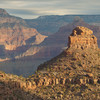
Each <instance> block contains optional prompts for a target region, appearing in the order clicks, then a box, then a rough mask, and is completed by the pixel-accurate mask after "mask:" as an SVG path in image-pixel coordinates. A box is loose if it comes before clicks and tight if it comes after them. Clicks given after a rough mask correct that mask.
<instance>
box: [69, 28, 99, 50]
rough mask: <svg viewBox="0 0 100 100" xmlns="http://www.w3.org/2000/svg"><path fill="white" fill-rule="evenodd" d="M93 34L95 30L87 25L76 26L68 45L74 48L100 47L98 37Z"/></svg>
mask: <svg viewBox="0 0 100 100" xmlns="http://www.w3.org/2000/svg"><path fill="white" fill-rule="evenodd" d="M92 34H93V31H92V30H90V29H88V28H86V27H82V26H78V27H76V28H75V29H74V30H73V32H72V34H71V35H70V36H69V41H68V42H69V43H68V47H69V48H74V49H75V48H76V49H78V48H79V49H85V48H93V49H96V48H98V46H97V38H96V37H95V36H94V35H92Z"/></svg>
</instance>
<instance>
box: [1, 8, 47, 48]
mask: <svg viewBox="0 0 100 100" xmlns="http://www.w3.org/2000/svg"><path fill="white" fill-rule="evenodd" d="M45 38H46V36H44V35H41V34H40V33H38V32H37V30H36V29H34V28H29V27H28V25H27V24H26V22H25V21H24V19H22V18H19V17H15V16H11V15H10V14H8V13H7V12H6V11H5V10H4V9H0V45H4V46H5V49H6V50H16V48H17V47H20V46H22V45H36V44H40V43H41V42H42V41H44V39H45Z"/></svg>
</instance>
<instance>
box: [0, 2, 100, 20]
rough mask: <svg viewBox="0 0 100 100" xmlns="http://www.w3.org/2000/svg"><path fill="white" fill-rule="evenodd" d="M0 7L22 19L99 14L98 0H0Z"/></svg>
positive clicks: (99, 5)
mask: <svg viewBox="0 0 100 100" xmlns="http://www.w3.org/2000/svg"><path fill="white" fill-rule="evenodd" d="M0 8H3V9H5V10H6V11H7V12H8V13H10V14H11V15H15V16H19V17H22V18H24V19H33V18H37V17H39V16H44V15H74V14H75V15H78V14H80V15H86V14H88V15H94V14H95V15H96V14H99V15H100V0H0Z"/></svg>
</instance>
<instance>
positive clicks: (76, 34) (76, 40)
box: [0, 26, 100, 100]
mask: <svg viewBox="0 0 100 100" xmlns="http://www.w3.org/2000/svg"><path fill="white" fill-rule="evenodd" d="M92 34H93V32H92V31H91V30H89V29H87V28H85V27H81V26H78V27H76V28H75V29H74V30H73V32H72V34H71V35H70V36H69V41H68V49H66V50H65V51H64V52H62V53H61V54H60V55H58V56H57V57H55V58H53V59H51V60H50V61H48V62H45V63H44V64H41V65H40V66H39V67H38V70H37V73H36V74H34V75H32V76H30V77H29V78H22V79H21V78H20V77H18V76H14V75H8V74H4V73H0V82H1V83H3V84H4V85H5V86H8V87H10V88H12V89H15V88H17V89H22V90H25V91H31V90H32V91H33V90H34V91H35V90H36V89H38V88H40V89H41V87H46V86H58V85H59V86H60V85H63V86H66V87H67V85H78V86H80V90H82V89H83V88H82V89H81V86H85V85H90V86H89V89H90V87H93V88H92V89H91V91H92V93H93V92H94V91H93V90H94V88H95V89H98V87H99V84H100V76H99V67H100V50H99V48H98V45H97V39H96V37H95V36H94V35H92ZM90 49H91V50H92V52H91V50H90ZM77 51H78V52H77ZM73 53H74V54H73ZM75 53H76V55H75ZM94 53H95V54H94ZM88 58H89V59H88ZM58 60H59V61H58ZM81 60H82V62H81ZM88 62H89V64H88ZM85 63H86V64H85ZM90 63H91V64H90ZM75 64H76V65H75ZM48 65H49V67H48ZM87 66H88V67H87ZM41 67H42V68H41ZM48 68H49V69H48ZM50 68H51V69H50ZM90 69H92V70H90ZM13 77H14V78H13ZM15 77H16V78H15ZM1 88H2V86H1ZM51 88H52V87H51ZM53 90H54V88H53ZM83 90H84V89H83ZM55 92H56V91H55ZM75 93H76V92H75ZM78 93H79V92H78ZM87 94H88V93H87ZM66 95H67V94H66ZM90 96H91V95H90ZM32 100H33V99H32ZM45 100H46V99H45ZM50 100H51V99H50ZM52 100H53V99H52ZM74 100H75V99H74ZM78 100H81V99H78ZM82 100H83V99H82ZM84 100H85V99H84Z"/></svg>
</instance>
